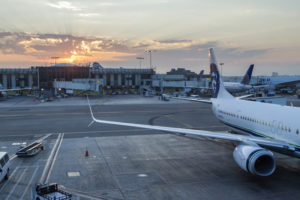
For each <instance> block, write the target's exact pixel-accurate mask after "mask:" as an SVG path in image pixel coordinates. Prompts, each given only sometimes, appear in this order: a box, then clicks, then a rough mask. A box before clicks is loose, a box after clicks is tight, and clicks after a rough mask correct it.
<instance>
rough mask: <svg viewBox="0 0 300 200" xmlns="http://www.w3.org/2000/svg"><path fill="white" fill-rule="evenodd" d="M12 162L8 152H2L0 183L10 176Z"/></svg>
mask: <svg viewBox="0 0 300 200" xmlns="http://www.w3.org/2000/svg"><path fill="white" fill-rule="evenodd" d="M9 167H10V161H9V156H8V154H7V152H0V181H2V180H3V179H5V180H7V179H8V176H9Z"/></svg>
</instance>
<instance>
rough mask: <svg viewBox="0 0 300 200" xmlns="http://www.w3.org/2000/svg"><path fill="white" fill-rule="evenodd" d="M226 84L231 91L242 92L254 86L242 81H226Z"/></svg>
mask: <svg viewBox="0 0 300 200" xmlns="http://www.w3.org/2000/svg"><path fill="white" fill-rule="evenodd" d="M224 86H225V88H226V90H228V91H229V92H242V91H245V90H249V89H251V88H252V86H251V85H245V84H242V83H234V82H224Z"/></svg>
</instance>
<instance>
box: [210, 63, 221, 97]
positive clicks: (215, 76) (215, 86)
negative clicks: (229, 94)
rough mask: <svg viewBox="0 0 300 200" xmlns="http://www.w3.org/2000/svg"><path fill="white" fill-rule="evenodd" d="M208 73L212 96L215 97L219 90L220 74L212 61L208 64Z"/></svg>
mask: <svg viewBox="0 0 300 200" xmlns="http://www.w3.org/2000/svg"><path fill="white" fill-rule="evenodd" d="M210 74H211V77H210V78H211V86H212V90H213V98H217V97H218V94H219V90H220V74H219V71H218V68H217V65H216V64H214V63H211V64H210Z"/></svg>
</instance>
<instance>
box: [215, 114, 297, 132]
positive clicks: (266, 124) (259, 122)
mask: <svg viewBox="0 0 300 200" xmlns="http://www.w3.org/2000/svg"><path fill="white" fill-rule="evenodd" d="M219 112H220V113H222V114H224V115H227V116H231V117H235V118H240V119H243V120H247V121H251V122H253V123H257V124H261V125H264V126H269V127H273V128H274V124H272V123H271V122H266V121H264V120H258V119H254V118H251V117H248V116H242V115H237V114H233V113H230V112H226V111H223V110H219ZM278 129H280V130H283V131H286V132H289V133H290V132H292V130H291V128H290V127H288V126H284V125H283V124H281V123H279V124H278ZM295 132H296V134H297V135H298V134H299V129H297V130H295Z"/></svg>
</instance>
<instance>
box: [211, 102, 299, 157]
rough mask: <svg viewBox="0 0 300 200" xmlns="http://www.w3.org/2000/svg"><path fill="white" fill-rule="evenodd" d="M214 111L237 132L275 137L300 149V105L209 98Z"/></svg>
mask: <svg viewBox="0 0 300 200" xmlns="http://www.w3.org/2000/svg"><path fill="white" fill-rule="evenodd" d="M212 107H213V112H214V114H215V115H216V117H217V118H218V119H219V120H220V121H222V122H223V123H224V124H226V125H228V126H230V127H231V128H233V129H235V130H238V131H239V132H243V133H248V134H251V135H255V136H260V137H265V138H270V139H276V140H280V141H284V142H286V143H288V144H291V145H293V146H294V147H295V148H297V149H299V151H300V124H299V119H300V108H297V107H290V106H282V105H277V104H269V103H261V102H252V101H246V100H240V99H235V98H234V99H222V100H220V99H212Z"/></svg>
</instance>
